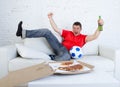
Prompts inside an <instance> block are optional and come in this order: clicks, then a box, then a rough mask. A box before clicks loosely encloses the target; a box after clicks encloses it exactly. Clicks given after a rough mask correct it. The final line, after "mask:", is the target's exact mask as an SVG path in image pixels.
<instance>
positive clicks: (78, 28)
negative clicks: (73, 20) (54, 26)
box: [73, 25, 81, 36]
mask: <svg viewBox="0 0 120 87" xmlns="http://www.w3.org/2000/svg"><path fill="white" fill-rule="evenodd" d="M80 32H81V28H80V26H79V25H73V33H74V35H75V36H77V35H79V34H80Z"/></svg>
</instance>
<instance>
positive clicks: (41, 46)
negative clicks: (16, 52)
mask: <svg viewBox="0 0 120 87" xmlns="http://www.w3.org/2000/svg"><path fill="white" fill-rule="evenodd" d="M24 45H25V46H27V47H30V48H33V49H36V50H38V51H41V52H44V53H46V54H48V55H50V54H54V53H53V51H52V48H51V47H50V45H49V44H48V42H47V40H46V39H45V38H43V37H41V38H26V39H24Z"/></svg>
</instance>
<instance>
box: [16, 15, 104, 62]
mask: <svg viewBox="0 0 120 87" xmlns="http://www.w3.org/2000/svg"><path fill="white" fill-rule="evenodd" d="M52 16H53V14H52V13H49V14H48V18H49V21H50V24H51V26H52V28H53V29H54V31H55V32H57V33H58V34H59V35H61V37H62V38H63V41H62V43H60V42H59V41H58V40H57V38H56V37H55V36H54V35H53V33H52V32H51V31H50V30H49V29H36V30H25V29H23V28H22V21H21V22H20V23H19V24H18V30H17V32H16V36H18V37H19V36H21V38H38V37H45V38H46V40H47V41H48V43H49V44H50V46H51V48H52V49H53V51H54V53H55V56H53V55H50V56H51V59H52V60H55V61H65V60H70V59H71V57H70V54H69V50H70V48H72V47H73V46H80V47H83V46H84V44H86V43H87V42H90V41H93V40H95V39H96V38H97V37H98V36H99V34H100V32H101V31H100V30H99V29H98V28H97V30H96V31H95V32H94V34H92V35H83V34H81V33H80V32H81V30H82V25H81V23H80V22H74V24H73V29H72V31H69V30H64V29H63V30H60V29H58V27H57V25H56V24H55V22H54V20H53V18H52ZM103 24H104V23H103V20H102V19H99V20H98V26H103Z"/></svg>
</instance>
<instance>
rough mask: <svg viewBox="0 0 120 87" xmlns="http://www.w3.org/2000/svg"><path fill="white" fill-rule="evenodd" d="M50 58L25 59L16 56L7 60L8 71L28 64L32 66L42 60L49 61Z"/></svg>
mask: <svg viewBox="0 0 120 87" xmlns="http://www.w3.org/2000/svg"><path fill="white" fill-rule="evenodd" d="M49 61H52V60H43V59H27V58H26V59H25V58H21V57H16V58H15V59H12V60H10V61H9V71H15V70H19V69H23V68H26V67H29V66H33V65H36V64H40V63H43V62H49Z"/></svg>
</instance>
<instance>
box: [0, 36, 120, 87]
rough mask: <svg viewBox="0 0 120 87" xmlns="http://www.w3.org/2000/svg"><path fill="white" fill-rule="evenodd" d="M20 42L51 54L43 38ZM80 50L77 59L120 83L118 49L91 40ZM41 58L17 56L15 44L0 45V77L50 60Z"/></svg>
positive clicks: (119, 52) (119, 53) (119, 51)
mask: <svg viewBox="0 0 120 87" xmlns="http://www.w3.org/2000/svg"><path fill="white" fill-rule="evenodd" d="M20 44H21V43H20ZM22 44H24V46H27V47H29V48H32V49H34V50H37V51H42V52H44V53H46V55H49V54H53V52H52V49H51V48H50V46H49V45H48V43H47V41H46V40H45V39H44V38H27V39H24V41H23V43H22ZM82 50H83V53H84V56H83V58H81V59H79V60H81V61H83V62H86V63H89V64H92V65H94V66H95V68H94V71H97V72H106V73H108V74H110V75H111V76H112V77H113V78H114V79H115V81H116V84H117V85H118V84H119V83H120V82H119V81H120V69H119V67H120V64H119V61H118V60H120V56H119V55H120V50H119V49H116V48H112V47H110V46H109V47H107V46H104V45H99V44H98V43H97V41H93V42H89V43H87V44H86V45H85V46H84V47H83V48H82ZM41 58H42V59H28V58H22V57H20V56H18V52H17V48H16V46H15V45H9V46H4V47H0V78H2V77H4V76H5V75H7V74H8V72H10V71H15V70H18V69H22V68H25V67H28V66H32V65H35V64H39V63H40V62H41V61H43V60H45V61H47V62H48V61H51V60H49V59H48V60H47V59H46V58H43V57H42V55H41ZM86 80H87V79H86ZM108 80H109V79H108ZM95 85H96V84H95ZM110 85H111V84H110ZM86 87H87V86H86ZM88 87H89V86H88ZM96 87H97V86H96Z"/></svg>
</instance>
